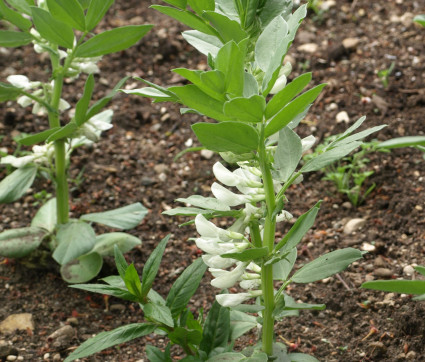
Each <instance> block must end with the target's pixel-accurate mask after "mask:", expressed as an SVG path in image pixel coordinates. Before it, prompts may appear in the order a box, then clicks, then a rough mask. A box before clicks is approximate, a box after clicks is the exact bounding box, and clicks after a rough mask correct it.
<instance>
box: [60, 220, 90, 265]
mask: <svg viewBox="0 0 425 362" xmlns="http://www.w3.org/2000/svg"><path fill="white" fill-rule="evenodd" d="M56 241H57V243H58V246H57V248H56V249H55V251H54V253H53V259H55V260H56V261H57V262H58V263H59V264H60V265H64V264H67V263H68V262H70V261H71V260H74V259H77V258H78V257H80V256H81V255H84V254H86V253H88V252H89V251H91V249H92V248H93V246H94V243H95V241H96V234H95V233H94V230H93V229H92V227H91V226H90V225H88V224H86V223H85V222H82V221H79V222H69V223H67V224H64V225H60V227H59V230H58V233H57V234H56Z"/></svg>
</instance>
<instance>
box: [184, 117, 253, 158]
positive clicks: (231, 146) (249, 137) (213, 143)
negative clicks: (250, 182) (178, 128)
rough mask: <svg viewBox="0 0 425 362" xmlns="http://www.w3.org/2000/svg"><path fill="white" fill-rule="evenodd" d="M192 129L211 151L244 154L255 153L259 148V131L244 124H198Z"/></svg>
mask: <svg viewBox="0 0 425 362" xmlns="http://www.w3.org/2000/svg"><path fill="white" fill-rule="evenodd" d="M192 129H193V131H194V132H195V134H196V136H197V137H198V139H199V142H201V143H202V144H203V145H204V146H205V147H206V148H208V149H209V150H211V151H215V152H226V151H230V152H233V153H236V154H242V153H248V152H252V151H255V150H257V147H258V133H257V131H256V130H255V129H254V128H253V127H251V126H249V125H247V124H244V123H240V122H222V123H217V124H213V123H196V124H194V125H193V126H192Z"/></svg>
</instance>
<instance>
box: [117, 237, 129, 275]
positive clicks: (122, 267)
mask: <svg viewBox="0 0 425 362" xmlns="http://www.w3.org/2000/svg"><path fill="white" fill-rule="evenodd" d="M114 258H115V265H116V267H117V270H118V274H119V275H120V277H121V279H122V280H123V281H124V279H125V271H126V270H127V268H128V264H127V262H126V261H125V258H124V255H123V253H122V252H121V250H120V248H119V247H118V246H117V245H114Z"/></svg>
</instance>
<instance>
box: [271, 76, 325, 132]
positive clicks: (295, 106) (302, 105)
mask: <svg viewBox="0 0 425 362" xmlns="http://www.w3.org/2000/svg"><path fill="white" fill-rule="evenodd" d="M325 86H326V84H320V85H318V86H316V87H314V88H312V89H310V90H308V91H307V92H305V93H303V94H302V95H300V96H298V97H297V98H295V99H294V100H293V101H292V102H291V103H289V104H287V105H286V106H285V107H283V108H282V109H281V110H280V111H279V112H278V113H277V114H276V115H275V116H274V117H273V118H272V119H271V120H270V122H269V123H268V124H267V126H266V129H265V132H264V135H265V137H270V136H271V135H273V134H275V133H276V132H278V131H279V130H281V129H282V128H283V127H286V126H287V125H288V124H289V123H290V122H291V121H292V120H293V119H294V118H295V117H296V116H297V115H299V114H300V113H302V112H303V111H304V110H305V109H306V108H307V107H308V106H309V105H310V104H311V103H313V102H314V100H315V99H316V98H317V97H318V96H319V94H320V92H321V91H322V89H323V88H324V87H325Z"/></svg>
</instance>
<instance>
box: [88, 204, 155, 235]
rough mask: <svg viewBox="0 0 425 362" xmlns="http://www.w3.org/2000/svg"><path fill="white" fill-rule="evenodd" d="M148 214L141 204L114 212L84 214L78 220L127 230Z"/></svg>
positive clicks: (124, 207)
mask: <svg viewBox="0 0 425 362" xmlns="http://www.w3.org/2000/svg"><path fill="white" fill-rule="evenodd" d="M147 213H148V209H146V208H145V207H144V206H143V205H142V204H141V203H139V202H137V203H134V204H131V205H127V206H123V207H120V208H118V209H115V210H109V211H104V212H95V213H92V214H85V215H82V216H81V217H80V220H84V221H92V222H96V223H99V224H103V225H106V226H109V227H112V228H116V229H122V230H128V229H132V228H134V227H136V226H137V225H139V224H140V222H141V221H142V220H143V218H144V217H145V216H146V214H147Z"/></svg>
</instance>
